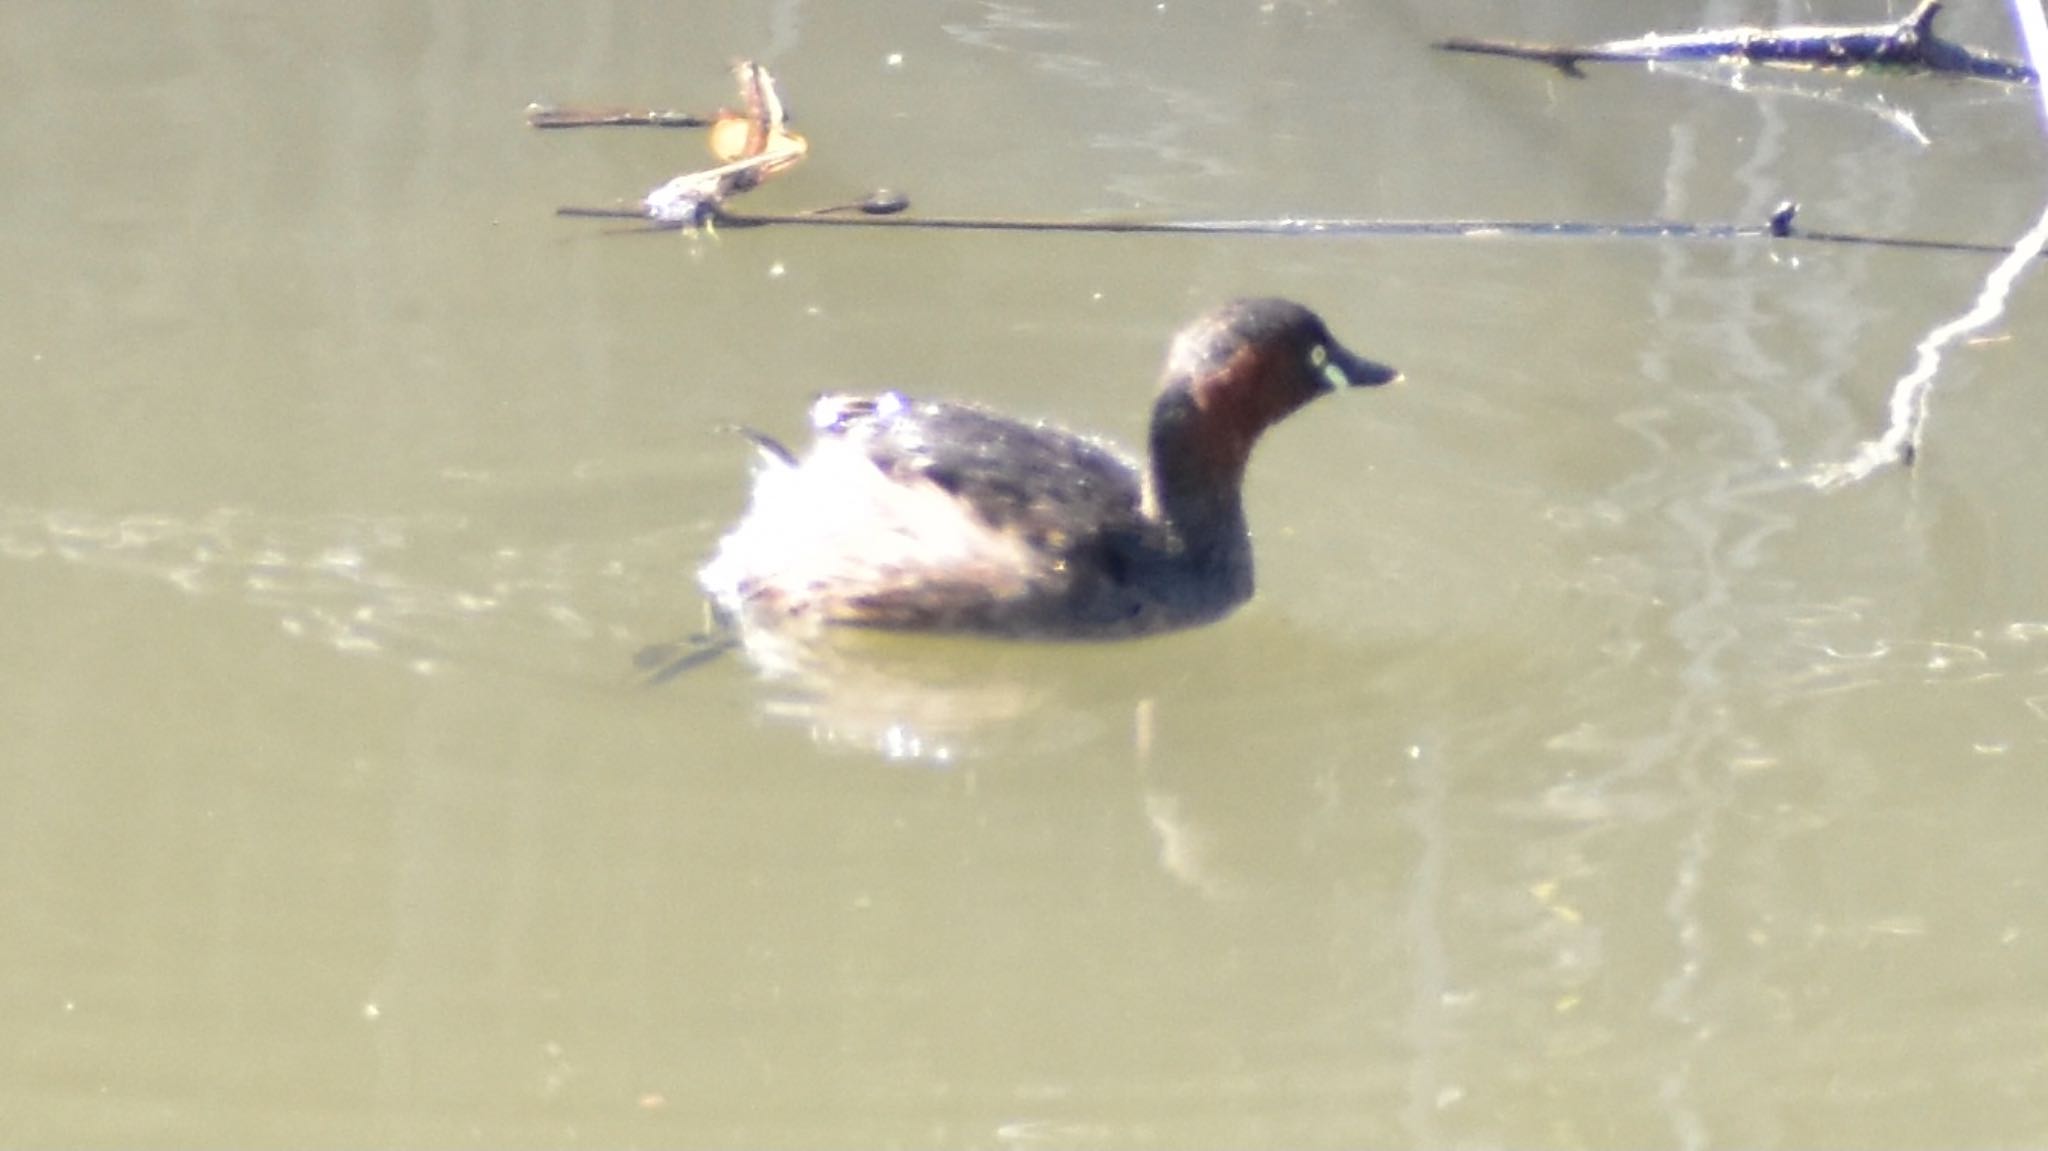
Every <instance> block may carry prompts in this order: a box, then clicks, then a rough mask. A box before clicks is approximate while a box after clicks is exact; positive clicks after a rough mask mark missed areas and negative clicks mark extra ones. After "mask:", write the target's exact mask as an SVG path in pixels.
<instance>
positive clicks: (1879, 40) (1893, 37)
mask: <svg viewBox="0 0 2048 1151" xmlns="http://www.w3.org/2000/svg"><path fill="white" fill-rule="evenodd" d="M1941 5H1942V0H1922V3H1921V4H1920V6H1919V7H1918V8H1915V9H1914V10H1913V11H1912V12H1911V13H1909V14H1908V15H1907V16H1906V17H1905V18H1904V19H1902V20H1898V21H1896V22H1893V23H1889V24H1812V25H1795V26H1790V27H1785V28H1751V27H1744V28H1723V29H1713V30H1708V31H1702V32H1680V33H1651V34H1650V35H1647V36H1639V37H1635V38H1633V39H1626V40H1606V41H1602V42H1601V43H1598V44H1584V45H1569V44H1530V43H1523V42H1519V41H1513V40H1486V39H1475V38H1470V37H1454V38H1452V39H1449V40H1441V41H1438V42H1437V44H1436V45H1435V46H1436V47H1437V48H1439V49H1441V50H1443V51H1446V52H1469V53H1476V54H1479V55H1485V56H1507V57H1511V58H1513V59H1518V60H1535V61H1537V62H1539V63H1543V64H1548V65H1550V66H1551V67H1553V68H1556V69H1557V70H1559V71H1560V72H1563V73H1564V74H1565V75H1567V76H1572V77H1581V76H1584V75H1585V73H1584V72H1583V71H1581V70H1580V68H1579V65H1580V64H1583V63H1587V62H1590V61H1628V62H1636V63H1657V62H1670V61H1678V60H1735V61H1741V62H1745V63H1750V64H1770V65H1776V66H1779V67H1794V68H1843V69H1848V68H1864V67H1883V68H1895V69H1901V70H1906V71H1916V72H1938V73H1943V74H1946V75H1955V76H1968V77H1972V78H1974V79H1979V80H1996V81H2001V82H2004V83H2009V84H2031V83H2034V82H2035V81H2036V80H2037V79H2038V76H2037V74H2036V73H2035V70H2034V69H2033V68H2031V67H2028V66H2027V65H2026V64H2022V63H2019V62H2018V61H2014V60H2007V59H2004V58H2002V57H1998V56H1993V55H1991V54H1989V53H1986V52H1979V51H1977V50H1976V49H1974V48H1968V47H1965V46H1963V45H1961V44H1957V43H1955V42H1954V41H1952V40H1944V39H1942V37H1941V36H1940V35H1939V34H1938V33H1936V32H1935V30H1934V19H1935V17H1936V16H1938V15H1940V13H1941Z"/></svg>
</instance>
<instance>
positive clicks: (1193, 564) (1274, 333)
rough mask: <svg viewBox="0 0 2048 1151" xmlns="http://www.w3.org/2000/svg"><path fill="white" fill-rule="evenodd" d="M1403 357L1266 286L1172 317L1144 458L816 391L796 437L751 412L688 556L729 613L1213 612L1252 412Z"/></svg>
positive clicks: (959, 408)
mask: <svg viewBox="0 0 2048 1151" xmlns="http://www.w3.org/2000/svg"><path fill="white" fill-rule="evenodd" d="M1398 378H1399V373H1398V372H1396V371H1395V370H1394V369H1392V368H1389V367H1386V366H1384V365H1381V364H1376V363H1373V362H1372V361H1370V360H1366V359H1363V358H1361V357H1359V356H1357V355H1354V354H1353V353H1351V352H1350V351H1348V350H1346V349H1345V348H1344V346H1343V345H1341V344H1339V343H1338V342H1337V341H1336V340H1335V339H1332V338H1331V336H1330V333H1329V331H1328V329H1326V328H1325V327H1324V326H1323V321H1322V319H1321V318H1320V317H1318V316H1317V315H1316V314H1315V313H1314V312H1311V311H1310V310H1308V309H1307V308H1305V307H1302V306H1301V305H1300V304H1296V303H1293V302H1291V301H1288V300H1278V299H1262V300H1239V301H1236V302H1233V303H1229V304H1225V305H1224V306H1222V307H1220V308H1217V309H1216V310H1214V311H1212V312H1210V313H1208V314H1207V315H1205V316H1202V317H1201V318H1200V319H1198V320H1196V321H1195V322H1194V323H1192V324H1189V325H1188V326H1187V327H1186V328H1183V329H1182V330H1181V331H1180V333H1179V334H1178V335H1177V336H1175V337H1174V341H1173V347H1172V350H1171V351H1170V352H1169V353H1168V355H1167V358H1166V372H1165V378H1164V380H1163V382H1162V384H1161V387H1160V391H1159V399H1158V401H1157V402H1156V403H1155V404H1154V405H1153V409H1152V431H1151V456H1150V459H1149V460H1148V461H1147V463H1146V466H1145V467H1144V468H1142V469H1140V468H1139V467H1137V466H1136V465H1134V464H1132V463H1131V462H1130V461H1128V460H1126V459H1124V458H1123V457H1122V456H1121V455H1119V454H1117V453H1116V452H1115V451H1113V450H1111V449H1110V448H1108V447H1106V446H1105V445H1104V444H1102V443H1100V442H1098V441H1096V440H1092V439H1087V438H1084V437H1082V436H1079V435H1076V434H1074V433H1072V432H1067V431H1063V430H1061V429H1059V428H1054V427H1048V426H1046V425H1044V424H1031V423H1024V422H1021V421H1018V420H1014V419H1011V418H1009V417H1007V416H1002V415H998V414H996V413H994V412H991V411H988V410H986V409H983V408H979V407H974V406H972V405H968V404H958V403H952V402H947V401H932V400H917V399H912V398H910V397H908V396H904V395H901V394H899V393H896V392H884V393H882V394H881V395H879V396H849V395H831V396H825V397H823V398H821V399H819V400H818V401H817V403H816V404H815V405H813V407H812V408H811V426H812V430H813V432H814V433H815V442H814V443H813V445H812V447H811V450H810V453H809V454H808V455H806V456H804V457H803V458H802V459H798V458H796V457H795V456H794V455H793V454H792V453H791V452H790V451H789V450H788V449H787V448H784V447H783V446H782V445H781V444H779V443H777V442H776V441H774V440H772V439H769V438H768V437H766V436H762V435H758V434H752V433H750V435H752V438H753V439H754V441H755V443H756V445H757V446H759V447H760V448H761V454H762V456H763V458H764V460H765V466H764V467H763V470H762V471H761V473H760V474H759V476H758V477H757V478H756V482H755V486H754V492H753V504H752V507H751V508H750V509H749V510H748V512H747V515H746V517H745V518H744V519H742V520H741V521H740V523H739V524H738V525H737V526H736V527H734V528H733V529H732V531H731V532H730V533H729V534H728V535H727V536H726V537H725V539H724V540H723V541H721V542H720V544H719V547H718V554H717V555H715V556H714V557H712V559H711V562H709V563H707V564H706V565H705V566H704V569H703V571H702V572H701V573H700V574H699V577H698V578H699V581H700V582H701V583H702V585H703V587H704V591H705V592H706V593H707V594H708V595H709V596H710V597H711V600H712V603H713V604H714V605H715V606H716V608H717V611H718V614H719V615H720V617H721V618H722V619H723V620H724V621H726V622H727V623H728V624H731V625H736V626H740V627H751V626H769V627H776V626H789V625H797V626H810V625H816V624H836V625H848V626H857V627H871V628H892V629H903V630H919V631H953V632H979V633H984V634H993V635H1005V636H1016V637H1035V638H1109V637H1115V636H1129V635H1139V634H1143V633H1146V632H1155V631H1162V630H1165V629H1168V628H1176V627H1184V626H1187V625H1190V624H1196V623H1202V622H1205V621H1208V620H1213V619H1216V618H1217V617H1219V616H1222V615H1224V614H1225V613H1227V612H1229V611H1230V610H1231V609H1232V608H1234V607H1236V606H1237V605H1238V604H1240V603H1243V602H1244V601H1245V600H1246V599H1248V598H1250V596H1251V594H1252V545H1251V536H1250V533H1249V532H1248V531H1247V530H1246V528H1245V520H1244V503H1243V498H1242V493H1241V488H1242V485H1243V480H1244V469H1245V463H1246V461H1247V460H1248V459H1249V458H1250V456H1251V451H1252V444H1253V443H1254V442H1255V441H1256V440H1257V439H1258V437H1259V433H1260V432H1263V431H1264V430H1265V429H1266V428H1268V427H1270V426H1272V425H1273V424H1276V423H1278V422H1279V421H1281V420H1282V419H1285V418H1286V417H1287V416H1288V415H1289V414H1291V413H1293V412H1294V411H1295V410H1296V409H1298V408H1300V407H1301V406H1302V405H1304V404H1306V403H1308V402H1309V401H1310V400H1313V399H1315V398H1316V397H1317V396H1320V395H1322V394H1324V393H1325V392H1330V391H1333V390H1335V388H1336V387H1337V386H1338V385H1365V384H1384V383H1387V382H1389V381H1391V380H1394V379H1398Z"/></svg>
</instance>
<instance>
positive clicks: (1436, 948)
mask: <svg viewBox="0 0 2048 1151" xmlns="http://www.w3.org/2000/svg"><path fill="white" fill-rule="evenodd" d="M1446 790H1447V789H1446V787H1445V785H1444V771H1443V765H1442V764H1440V763H1437V762H1436V761H1435V760H1434V759H1432V758H1431V757H1430V756H1428V755H1426V754H1424V752H1423V750H1422V748H1421V747H1419V746H1417V747H1411V748H1409V749H1408V791H1409V794H1410V795H1412V796H1413V797H1414V799H1413V800H1412V801H1411V802H1410V803H1409V804H1408V807H1407V810H1406V811H1405V812H1404V813H1403V814H1404V815H1405V816H1406V817H1407V822H1408V825H1409V826H1411V827H1413V828H1414V829H1415V838H1416V839H1417V840H1419V841H1420V842H1421V845H1422V846H1421V850H1420V851H1418V852H1417V853H1416V857H1415V878H1414V882H1413V883H1411V884H1410V885H1409V899H1408V909H1407V912H1406V914H1405V915H1403V916H1402V929H1403V930H1404V931H1406V932H1407V934H1408V949H1409V952H1410V954H1412V955H1413V956H1414V957H1415V977H1414V990H1413V993H1412V995H1411V998H1410V1001H1409V1010H1408V1028H1407V1031H1408V1036H1407V1038H1408V1047H1409V1050H1410V1051H1412V1052H1413V1053H1414V1054H1413V1063H1412V1064H1411V1065H1410V1067H1409V1071H1408V1106H1407V1107H1406V1108H1404V1109H1403V1111H1402V1115H1401V1123H1402V1126H1403V1127H1405V1128H1406V1129H1407V1132H1408V1140H1407V1142H1408V1145H1409V1146H1411V1147H1438V1146H1442V1145H1443V1139H1442V1133H1441V1132H1440V1131H1439V1130H1438V1129H1437V1124H1436V1117H1437V1114H1438V1112H1440V1111H1441V1110H1442V1109H1443V1108H1444V1107H1445V1106H1447V1105H1448V1104H1449V1103H1451V1102H1452V1101H1454V1100H1456V1099H1457V1098H1458V1097H1459V1096H1460V1095H1461V1094H1462V1089H1461V1088H1460V1087H1459V1086H1458V1085H1457V1084H1446V1083H1445V1082H1444V1069H1443V1053H1444V1048H1445V1046H1446V1044H1447V1038H1446V1032H1447V1031H1448V1030H1449V1028H1448V1027H1447V1026H1446V1023H1445V1019H1444V1015H1445V1012H1446V1011H1447V1010H1449V1004H1450V998H1451V996H1450V964H1449V962H1448V961H1447V960H1446V959H1445V956H1444V937H1443V928H1442V926H1441V925H1440V924H1439V923H1438V922H1437V918H1436V911H1437V907H1438V905H1439V904H1440V903H1441V902H1442V900H1443V890H1444V858H1445V847H1444V840H1445V836H1444V800H1445V798H1446V797H1445V792H1446Z"/></svg>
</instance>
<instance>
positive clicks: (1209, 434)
mask: <svg viewBox="0 0 2048 1151" xmlns="http://www.w3.org/2000/svg"><path fill="white" fill-rule="evenodd" d="M1400 378H1401V373H1400V372H1398V371H1396V370H1394V369H1393V368H1390V367H1388V366H1386V365H1385V364H1378V363H1374V362H1373V361H1371V360H1368V359H1366V358H1365V357H1363V356H1360V355H1357V354H1356V353H1354V352H1352V351H1351V350H1350V349H1348V348H1346V347H1345V346H1344V345H1342V344H1340V343H1338V342H1337V341H1336V339H1335V338H1333V337H1332V336H1331V335H1330V331H1329V329H1328V328H1327V327H1325V326H1324V325H1323V320H1322V317H1320V316H1318V315H1316V314H1315V313H1314V312H1312V311H1310V310H1308V309H1307V308H1305V307H1303V306H1301V305H1300V304H1297V303H1295V302H1293V301H1292V300H1280V299H1257V300H1235V301H1232V302H1231V303H1228V304H1225V305H1223V306H1222V307H1220V308H1217V309H1216V310H1214V311H1212V312H1210V313H1208V314H1207V315H1205V316H1203V317H1201V318H1200V319H1198V320H1196V321H1194V322H1193V323H1191V324H1189V325H1188V326H1187V327H1185V328H1183V329H1181V331H1180V334H1179V335H1177V336H1175V337H1174V340H1173V348H1172V350H1171V351H1170V352H1168V353H1167V357H1166V376H1165V379H1164V381H1163V382H1162V384H1161V388H1160V394H1159V402H1158V406H1157V407H1156V408H1154V409H1153V413H1152V453H1153V467H1154V468H1155V477H1154V478H1155V480H1160V481H1166V482H1172V481H1174V480H1178V481H1180V482H1183V483H1193V484H1196V485H1198V486H1200V485H1203V484H1205V483H1209V484H1213V483H1219V482H1220V483H1228V484H1229V485H1230V486H1231V487H1233V488H1234V487H1235V484H1236V481H1237V480H1238V479H1239V478H1240V477H1241V476H1242V475H1243V471H1244V465H1245V461H1246V460H1247V459H1249V458H1250V456H1251V450H1252V445H1253V444H1254V443H1255V442H1257V440H1258V438H1259V433H1261V432H1263V431H1265V430H1266V429H1267V428H1269V427H1271V426H1273V425H1274V424H1277V423H1279V422H1280V421H1281V420H1283V419H1286V418H1287V417H1288V416H1289V415H1291V414H1293V413H1294V412H1295V411H1297V410H1299V409H1300V408H1301V407H1302V406H1303V405H1305V404H1307V403H1308V402H1309V401H1310V400H1313V399H1315V398H1316V397H1317V396H1320V395H1323V394H1325V393H1327V392H1331V391H1334V390H1336V389H1337V388H1339V387H1368V386H1374V385H1378V384H1385V383H1391V382H1393V381H1395V380H1398V379H1400ZM1188 471H1192V472H1193V473H1194V474H1192V475H1189V474H1182V475H1178V476H1176V475H1174V474H1173V473H1175V472H1188Z"/></svg>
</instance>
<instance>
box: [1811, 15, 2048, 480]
mask: <svg viewBox="0 0 2048 1151" xmlns="http://www.w3.org/2000/svg"><path fill="white" fill-rule="evenodd" d="M2013 17H2014V19H2015V20H2016V21H2017V23H2018V24H2019V30H2020V42H2021V43H2022V45H2024V47H2025V48H2026V53H2027V63H2029V64H2031V65H2033V68H2034V73H2035V74H2036V75H2048V72H2044V71H2043V66H2044V64H2048V15H2044V13H2043V11H2042V7H2041V0H2013ZM2035 91H2036V92H2037V93H2038V94H2039V95H2040V98H2041V114H2042V117H2043V119H2044V121H2048V83H2037V84H2036V85H2035ZM2044 246H2048V206H2044V207H2043V208H2042V211H2041V218H2040V219H2038V220H2036V221H2034V226H2033V227H2032V228H2029V229H2027V233H2026V234H2025V235H2024V236H2021V237H2020V238H2019V241H2018V242H2017V243H2015V244H2014V245H2013V247H2012V250H2011V251H2010V252H2007V253H2006V254H2005V258H2004V259H2002V260H2000V261H1999V262H1998V265H1997V266H1996V267H1994V268H1992V269H1991V274H1990V275H1988V276H1986V277H1985V278H1984V287H1983V288H1982V289H1981V290H1980V291H1978V293H1977V302H1976V303H1975V304H1974V305H1972V306H1971V308H1970V310H1969V311H1967V312H1965V313H1963V314H1962V315H1960V316H1958V317H1956V318H1955V319H1953V320H1950V321H1949V322H1948V323H1945V324H1942V325H1941V326H1940V327H1937V328H1935V329H1934V330H1933V331H1931V332H1929V333H1927V335H1926V336H1924V337H1922V338H1921V340H1920V343H1919V345H1918V346H1916V347H1915V348H1914V349H1913V352H1914V360H1913V370H1912V371H1909V372H1907V373H1906V374H1905V376H1904V377H1903V378H1901V379H1900V380H1899V382H1898V383H1897V384H1896V385H1895V386H1894V387H1893V388H1892V402H1891V426H1889V427H1887V428H1886V429H1885V432H1884V434H1883V435H1882V436H1879V437H1878V438H1877V439H1874V440H1866V441H1864V443H1863V446H1862V447H1861V448H1859V449H1857V452H1856V454H1855V455H1853V456H1851V457H1850V458H1849V459H1847V460H1844V461H1843V462H1841V463H1838V464H1831V465H1829V466H1827V467H1824V468H1822V469H1820V470H1819V471H1818V472H1817V473H1815V474H1814V476H1813V481H1812V482H1813V485H1814V486H1815V487H1817V488H1821V489H1823V490H1826V489H1832V488H1839V487H1842V486H1844V485H1847V484H1852V483H1856V482H1858V481H1860V480H1864V479H1868V478H1869V477H1870V476H1871V474H1872V473H1874V472H1876V471H1877V470H1878V469H1879V468H1882V467H1885V466H1887V465H1889V464H1911V463H1912V462H1913V459H1914V457H1915V456H1917V455H1919V453H1920V438H1921V432H1922V431H1923V429H1924V428H1925V427H1926V425H1927V403H1928V399H1929V397H1930V395H1931V394H1932V393H1933V391H1934V376H1935V373H1936V372H1938V371H1940V370H1941V357H1942V355H1943V353H1945V352H1947V351H1948V349H1949V348H1950V347H1951V346H1953V345H1954V344H1956V343H1958V342H1959V341H1961V340H1963V339H1965V338H1967V337H1969V336H1971V335H1973V334H1974V333H1976V332H1978V331H1980V330H1982V329H1983V328H1986V327H1988V326H1990V325H1991V324H1993V323H1996V322H1997V321H1998V319H1999V317H2001V316H2003V315H2004V314H2005V304H2006V301H2007V300H2008V299H2009V298H2010V297H2011V296H2012V290H2013V285H2015V284H2016V283H2018V282H2019V277H2020V273H2021V272H2023V271H2026V270H2027V268H2029V267H2030V266H2032V264H2033V262H2034V261H2035V260H2038V259H2040V258H2041V250H2042V248H2043V247H2044Z"/></svg>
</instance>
